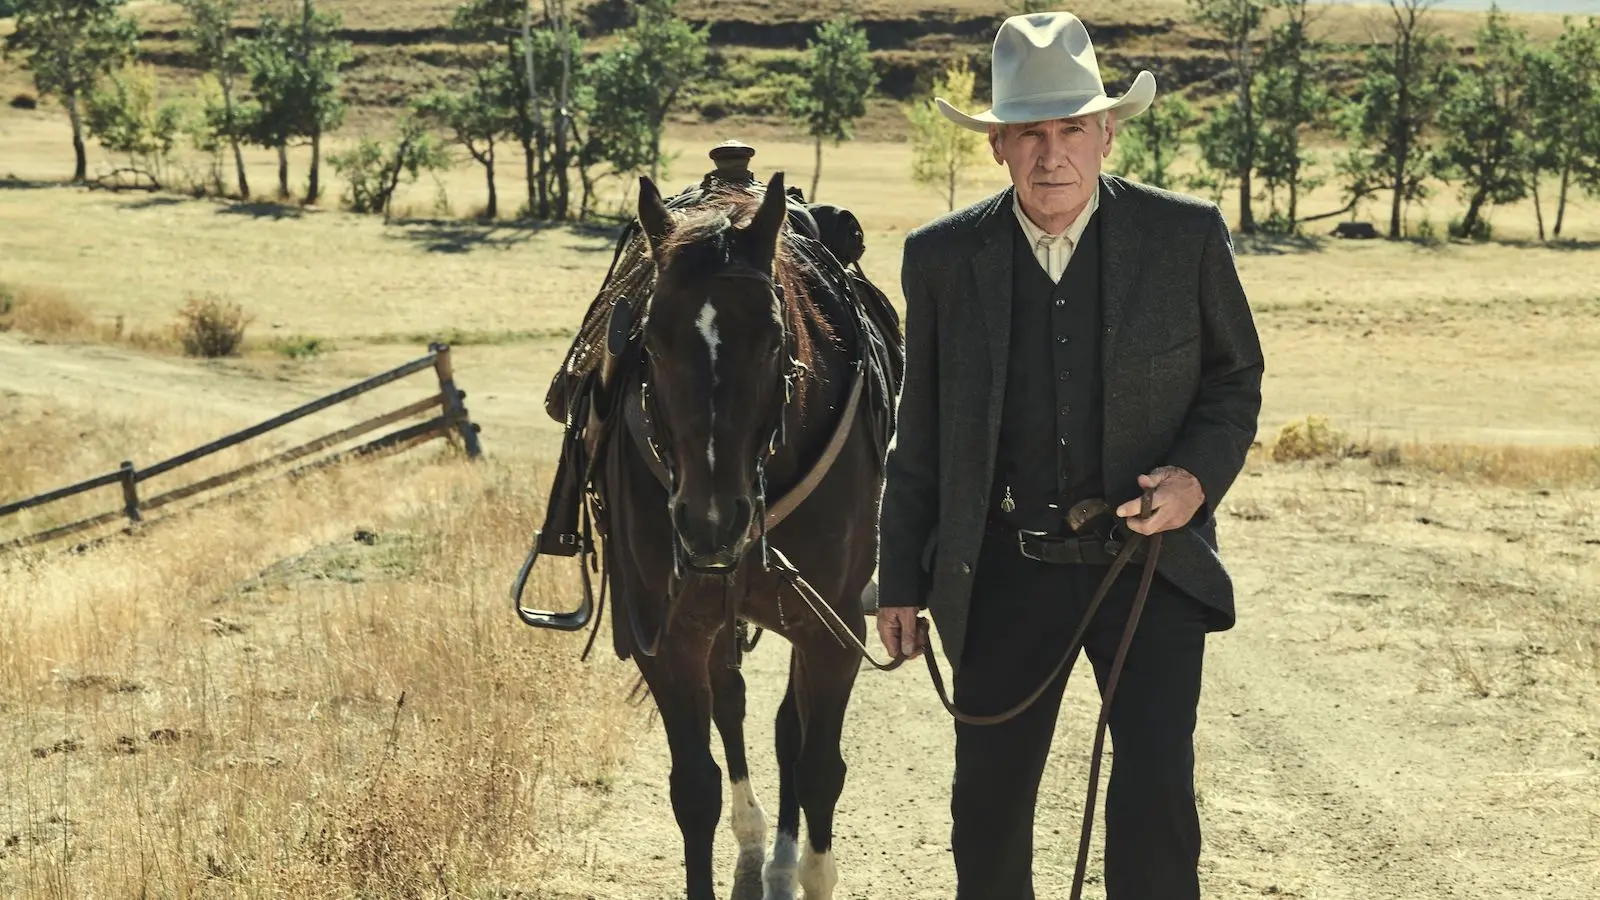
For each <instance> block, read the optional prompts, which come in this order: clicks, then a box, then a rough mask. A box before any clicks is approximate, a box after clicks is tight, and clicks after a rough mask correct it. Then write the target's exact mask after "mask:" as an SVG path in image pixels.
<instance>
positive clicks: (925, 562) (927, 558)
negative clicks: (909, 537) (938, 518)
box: [922, 528, 939, 575]
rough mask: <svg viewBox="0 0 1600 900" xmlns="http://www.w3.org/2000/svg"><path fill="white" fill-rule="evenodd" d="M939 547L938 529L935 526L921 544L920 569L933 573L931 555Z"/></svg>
mask: <svg viewBox="0 0 1600 900" xmlns="http://www.w3.org/2000/svg"><path fill="white" fill-rule="evenodd" d="M938 549H939V529H937V528H935V529H934V530H933V532H932V533H930V534H929V535H928V540H927V541H926V542H924V543H923V545H922V571H924V572H927V573H928V574H929V575H932V574H933V555H934V553H936V552H937V551H938Z"/></svg>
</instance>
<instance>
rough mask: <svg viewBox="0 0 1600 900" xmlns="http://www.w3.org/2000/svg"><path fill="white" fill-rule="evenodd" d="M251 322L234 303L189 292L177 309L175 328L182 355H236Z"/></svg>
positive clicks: (207, 357)
mask: <svg viewBox="0 0 1600 900" xmlns="http://www.w3.org/2000/svg"><path fill="white" fill-rule="evenodd" d="M250 322H251V317H250V316H247V315H245V312H244V309H243V308H241V307H240V306H239V305H238V304H236V303H229V302H227V301H225V300H223V299H222V298H220V297H218V296H216V295H214V294H206V295H204V296H194V295H191V296H190V297H189V299H188V301H187V302H185V303H184V305H183V308H182V309H180V310H178V323H177V325H176V326H175V330H176V333H177V335H178V343H179V345H180V346H182V347H183V353H184V355H185V356H200V357H204V358H206V359H216V358H218V357H223V356H234V355H237V354H238V352H239V346H240V345H241V344H243V343H244V330H245V327H246V326H247V325H249V324H250Z"/></svg>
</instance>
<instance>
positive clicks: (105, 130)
mask: <svg viewBox="0 0 1600 900" xmlns="http://www.w3.org/2000/svg"><path fill="white" fill-rule="evenodd" d="M184 118H185V117H184V108H183V106H182V105H180V104H179V103H176V102H173V101H171V100H169V99H167V98H164V97H162V96H161V89H160V87H159V86H158V85H157V83H156V72H155V69H154V68H153V67H151V66H147V65H145V66H129V67H127V68H125V69H121V70H118V71H116V72H113V73H112V74H111V76H110V77H109V78H107V79H105V80H103V81H102V82H101V83H100V85H99V86H97V87H96V88H95V90H94V92H93V93H91V94H90V95H89V96H88V98H87V100H86V102H85V103H84V122H85V124H86V125H87V126H88V129H89V134H91V135H93V136H94V138H95V140H97V141H99V142H100V144H101V145H102V146H104V147H105V148H106V149H107V150H110V151H111V152H112V153H121V154H123V155H125V156H127V158H128V165H127V167H126V168H125V169H124V170H123V171H126V172H128V173H129V174H132V175H134V176H135V177H137V176H140V175H142V176H144V177H145V178H148V179H150V184H151V186H152V187H153V188H155V189H158V190H159V189H160V188H161V186H162V183H163V182H165V181H166V173H167V167H168V164H169V163H170V161H171V158H172V150H173V148H174V147H175V146H176V145H177V142H178V136H179V135H180V134H182V133H183V130H184ZM113 174H115V173H113Z"/></svg>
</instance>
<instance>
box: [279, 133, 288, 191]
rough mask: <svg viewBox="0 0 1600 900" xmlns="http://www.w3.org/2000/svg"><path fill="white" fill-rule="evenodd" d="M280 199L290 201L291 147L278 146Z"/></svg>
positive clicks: (286, 145)
mask: <svg viewBox="0 0 1600 900" xmlns="http://www.w3.org/2000/svg"><path fill="white" fill-rule="evenodd" d="M278 199H279V200H287V199H289V146H288V144H279V145H278Z"/></svg>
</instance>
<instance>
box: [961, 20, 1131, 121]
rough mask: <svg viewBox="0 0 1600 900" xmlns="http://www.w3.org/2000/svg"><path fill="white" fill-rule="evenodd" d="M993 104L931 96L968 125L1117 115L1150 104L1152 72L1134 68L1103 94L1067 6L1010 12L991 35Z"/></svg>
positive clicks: (1085, 35)
mask: <svg viewBox="0 0 1600 900" xmlns="http://www.w3.org/2000/svg"><path fill="white" fill-rule="evenodd" d="M993 85H994V87H993V89H992V94H993V101H994V103H993V106H992V107H991V108H990V109H986V110H984V111H983V112H981V113H978V114H977V115H975V116H969V115H967V114H966V113H964V112H962V111H961V110H959V109H956V108H955V107H953V106H951V105H950V104H949V103H946V102H945V100H944V98H943V97H936V98H934V102H935V103H936V104H938V106H939V111H940V112H942V113H944V115H945V117H946V118H948V119H949V120H950V121H952V122H954V123H956V124H957V125H960V126H962V127H964V128H970V129H972V130H973V131H985V132H986V131H988V130H989V126H990V125H1003V124H1008V123H1012V122H1045V121H1048V120H1050V119H1068V118H1071V117H1073V116H1087V115H1092V114H1094V113H1097V112H1100V111H1102V110H1109V111H1110V112H1111V115H1113V116H1115V117H1116V118H1117V119H1119V120H1121V119H1127V118H1130V117H1132V116H1136V115H1138V114H1139V113H1142V112H1144V111H1145V110H1147V109H1149V108H1150V101H1152V100H1154V99H1155V96H1156V78H1155V76H1154V75H1152V74H1150V73H1149V72H1148V71H1140V72H1139V74H1138V76H1137V77H1135V78H1134V79H1133V85H1132V86H1131V87H1129V88H1128V91H1127V93H1125V94H1123V95H1122V96H1120V97H1108V96H1106V89H1105V85H1104V84H1103V83H1101V81H1100V65H1099V63H1097V62H1095V58H1094V44H1092V43H1091V42H1090V41H1089V31H1088V29H1086V28H1084V27H1083V22H1082V21H1081V20H1079V19H1078V17H1077V16H1075V15H1073V14H1072V13H1069V12H1050V13H1033V14H1031V15H1025V16H1012V17H1010V18H1008V19H1006V20H1005V22H1003V23H1002V24H1001V25H1000V33H999V34H996V35H995V38H994V64H993Z"/></svg>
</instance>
